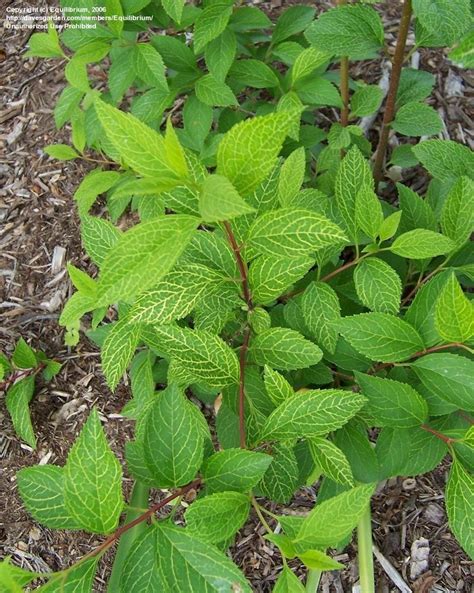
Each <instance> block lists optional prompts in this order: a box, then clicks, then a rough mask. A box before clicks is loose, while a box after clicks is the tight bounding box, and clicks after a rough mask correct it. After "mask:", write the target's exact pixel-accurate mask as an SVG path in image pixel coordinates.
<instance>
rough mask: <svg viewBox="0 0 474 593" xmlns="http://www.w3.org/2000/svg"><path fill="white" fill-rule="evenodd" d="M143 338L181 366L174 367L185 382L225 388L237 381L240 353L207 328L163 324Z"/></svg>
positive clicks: (177, 374) (178, 376) (180, 378)
mask: <svg viewBox="0 0 474 593" xmlns="http://www.w3.org/2000/svg"><path fill="white" fill-rule="evenodd" d="M143 337H144V339H145V341H146V343H147V344H148V345H149V346H150V347H151V348H153V349H156V350H157V351H158V352H164V353H165V354H167V355H168V356H169V357H170V358H171V360H172V362H173V363H178V365H179V367H175V368H174V369H173V370H174V371H175V373H176V378H179V380H180V382H182V383H183V384H188V385H190V384H192V383H204V384H205V385H208V386H209V387H224V386H225V385H231V384H232V383H236V382H238V379H239V363H238V360H237V356H236V354H235V352H234V351H233V350H231V348H230V346H228V345H227V344H226V343H225V342H224V341H223V340H222V339H221V338H219V336H216V335H214V334H211V333H210V332H207V331H199V330H191V329H188V328H181V327H177V326H172V325H162V326H157V327H155V328H154V329H153V330H150V331H149V332H148V333H147V334H144V336H143ZM170 372H171V369H170Z"/></svg>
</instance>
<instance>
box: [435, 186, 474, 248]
mask: <svg viewBox="0 0 474 593" xmlns="http://www.w3.org/2000/svg"><path fill="white" fill-rule="evenodd" d="M441 228H442V229H443V233H444V234H445V235H447V236H448V237H449V238H450V239H452V240H453V241H454V242H455V243H456V244H457V245H461V244H462V243H464V242H465V241H467V240H468V239H469V237H470V235H471V233H472V231H473V228H474V182H473V181H472V180H471V179H469V177H465V176H463V177H460V178H459V179H458V180H457V182H456V183H455V184H454V185H453V187H452V188H451V190H450V192H449V194H448V195H447V197H446V200H445V202H444V205H443V209H442V211H441Z"/></svg>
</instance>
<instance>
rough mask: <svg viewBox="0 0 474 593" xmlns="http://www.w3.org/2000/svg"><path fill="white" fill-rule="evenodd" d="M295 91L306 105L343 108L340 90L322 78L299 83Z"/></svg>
mask: <svg viewBox="0 0 474 593" xmlns="http://www.w3.org/2000/svg"><path fill="white" fill-rule="evenodd" d="M295 90H296V92H297V93H298V97H299V98H300V100H301V101H303V103H304V104H305V105H329V106H332V107H342V99H341V95H340V94H339V90H338V89H337V87H336V86H335V85H334V84H333V83H332V82H330V81H329V80H327V79H326V78H323V77H322V76H312V77H311V78H305V79H304V80H300V81H298V83H297V84H296V89H295Z"/></svg>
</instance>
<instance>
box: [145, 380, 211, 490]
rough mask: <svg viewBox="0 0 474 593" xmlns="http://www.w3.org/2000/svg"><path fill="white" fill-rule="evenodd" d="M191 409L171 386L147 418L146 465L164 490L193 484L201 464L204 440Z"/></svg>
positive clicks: (158, 399) (160, 395) (158, 398)
mask: <svg viewBox="0 0 474 593" xmlns="http://www.w3.org/2000/svg"><path fill="white" fill-rule="evenodd" d="M192 405H193V404H191V403H190V402H188V401H187V400H186V398H185V396H184V394H183V392H182V391H181V389H179V387H178V386H177V385H176V384H174V383H172V384H170V385H169V386H168V387H167V388H166V389H165V390H164V391H161V392H160V394H159V395H158V397H157V398H156V399H155V401H154V403H153V404H152V407H151V410H150V412H149V413H148V415H147V419H146V427H145V435H144V453H145V461H146V465H147V467H148V469H149V470H150V472H151V473H152V475H153V478H154V479H155V481H156V484H157V485H158V486H160V487H161V488H176V487H178V486H184V485H185V484H187V483H188V482H191V481H192V480H193V479H194V478H195V477H196V473H197V471H198V469H199V467H200V465H201V463H202V458H203V437H202V433H201V432H200V430H199V426H198V423H197V421H196V417H195V415H194V414H193V413H192V411H191V406H192Z"/></svg>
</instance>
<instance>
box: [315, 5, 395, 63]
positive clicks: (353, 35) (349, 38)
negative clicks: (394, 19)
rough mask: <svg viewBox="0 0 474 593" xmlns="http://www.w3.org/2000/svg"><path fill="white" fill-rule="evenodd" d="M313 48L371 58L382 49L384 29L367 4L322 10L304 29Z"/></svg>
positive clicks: (377, 16) (356, 57)
mask: <svg viewBox="0 0 474 593" xmlns="http://www.w3.org/2000/svg"><path fill="white" fill-rule="evenodd" d="M305 36H306V39H307V40H308V41H309V42H310V43H311V45H313V46H314V47H317V48H321V49H322V50H324V51H327V52H330V53H332V54H333V55H336V56H349V57H351V58H354V59H361V58H367V57H369V56H370V57H372V56H374V55H375V54H376V52H377V51H378V50H379V49H381V48H382V45H383V43H384V31H383V25H382V21H381V19H380V17H379V15H378V13H377V12H376V11H375V10H374V9H373V8H371V7H370V6H363V5H360V4H358V5H355V6H352V5H351V6H339V7H337V8H334V9H332V10H328V11H327V12H323V13H322V14H321V15H320V16H319V18H318V19H317V20H316V21H314V22H313V23H312V24H311V25H310V26H309V27H308V29H307V30H306V32H305Z"/></svg>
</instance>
